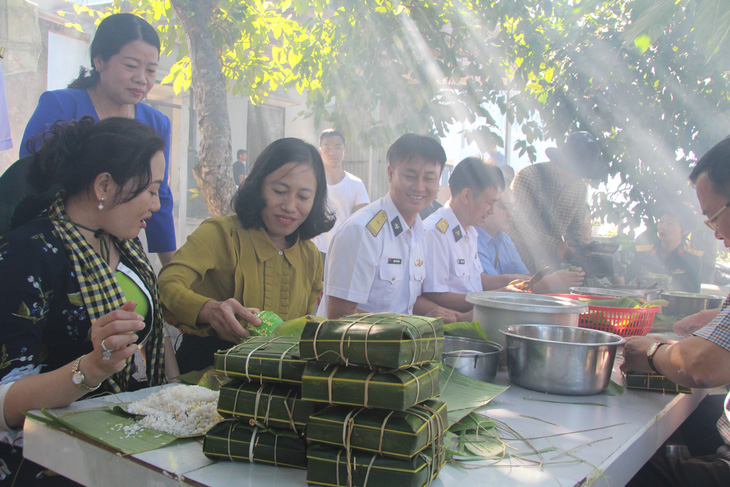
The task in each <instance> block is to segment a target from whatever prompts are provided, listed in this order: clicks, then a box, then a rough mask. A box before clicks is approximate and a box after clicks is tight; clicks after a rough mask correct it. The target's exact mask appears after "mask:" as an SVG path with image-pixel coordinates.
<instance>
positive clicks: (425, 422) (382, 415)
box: [307, 401, 448, 460]
mask: <svg viewBox="0 0 730 487" xmlns="http://www.w3.org/2000/svg"><path fill="white" fill-rule="evenodd" d="M447 426H448V425H447V418H446V404H445V403H443V402H440V401H426V402H424V403H422V404H418V405H416V406H413V407H411V408H408V409H406V410H405V411H388V410H386V409H367V408H351V407H348V406H331V407H329V408H327V409H324V410H322V411H319V412H317V413H315V414H313V415H312V416H311V417H310V418H309V424H308V426H307V439H308V440H309V441H316V442H319V443H327V444H330V445H334V446H337V447H340V448H348V447H349V448H351V449H353V450H364V451H367V452H371V453H377V454H378V455H379V456H384V457H392V458H399V459H401V460H408V459H411V458H413V457H414V456H415V455H417V454H418V453H420V452H422V451H423V450H424V449H426V447H427V446H428V445H430V444H431V443H434V442H436V443H438V442H442V441H443V435H444V433H445V432H446V427H447Z"/></svg>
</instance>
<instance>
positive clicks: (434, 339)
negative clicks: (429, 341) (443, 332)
mask: <svg viewBox="0 0 730 487" xmlns="http://www.w3.org/2000/svg"><path fill="white" fill-rule="evenodd" d="M426 323H428V326H430V327H431V331H432V332H433V349H432V350H433V353H432V354H431V360H432V361H433V360H436V361H439V360H440V359H439V358H438V357H437V356H436V349H437V348H438V341H439V339H438V336H437V335H438V333H436V327H435V326H433V320H426Z"/></svg>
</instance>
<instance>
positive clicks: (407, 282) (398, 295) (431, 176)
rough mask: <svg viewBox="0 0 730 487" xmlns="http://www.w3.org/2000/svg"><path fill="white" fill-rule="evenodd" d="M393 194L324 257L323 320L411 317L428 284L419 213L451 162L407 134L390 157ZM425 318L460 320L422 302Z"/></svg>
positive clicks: (357, 218) (351, 225) (347, 226)
mask: <svg viewBox="0 0 730 487" xmlns="http://www.w3.org/2000/svg"><path fill="white" fill-rule="evenodd" d="M387 160H388V182H389V183H390V191H389V193H388V194H387V195H386V196H384V197H383V198H381V199H379V200H377V201H375V202H373V203H371V204H370V205H368V206H366V207H365V208H363V209H361V210H360V211H358V212H357V213H355V214H353V215H352V216H351V217H350V218H348V219H347V221H345V222H344V223H343V224H342V226H341V227H340V228H338V229H337V231H336V232H335V234H334V236H333V237H332V242H331V243H330V246H329V250H328V252H327V261H326V262H325V277H324V293H323V297H322V302H321V303H320V307H319V314H320V315H323V316H327V317H328V318H338V317H340V316H346V315H349V314H353V313H357V312H361V311H365V312H386V311H390V312H394V313H402V314H412V313H413V311H414V304H415V303H416V299H417V298H418V297H419V295H420V294H421V286H422V284H423V280H424V278H425V258H426V255H425V249H424V244H423V235H424V231H423V222H422V221H421V217H420V216H418V212H419V211H421V210H422V209H423V208H424V207H425V206H426V205H428V204H429V203H430V202H431V201H432V200H433V199H434V198H435V196H436V190H437V188H438V184H439V178H440V177H441V171H442V170H443V168H444V164H445V163H446V154H445V152H444V149H443V148H442V147H441V145H440V144H439V143H438V142H437V141H436V140H435V139H432V138H430V137H425V136H421V135H416V134H406V135H403V136H402V137H400V138H399V139H398V140H396V141H395V142H394V143H393V145H391V146H390V148H389V149H388V153H387ZM420 309H422V310H423V313H424V314H430V315H431V316H441V317H442V318H443V319H444V321H447V322H448V321H455V320H456V319H458V318H459V317H458V316H457V313H455V312H454V311H452V310H448V309H442V308H440V307H437V306H436V305H435V304H433V303H430V302H428V301H426V300H424V301H423V302H422V303H421V306H420Z"/></svg>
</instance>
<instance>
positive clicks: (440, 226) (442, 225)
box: [436, 218, 449, 233]
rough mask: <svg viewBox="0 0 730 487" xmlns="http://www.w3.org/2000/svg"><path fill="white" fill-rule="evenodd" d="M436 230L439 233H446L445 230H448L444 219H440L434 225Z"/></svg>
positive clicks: (447, 223)
mask: <svg viewBox="0 0 730 487" xmlns="http://www.w3.org/2000/svg"><path fill="white" fill-rule="evenodd" d="M436 228H438V230H439V232H441V233H446V230H448V229H449V222H448V221H446V218H442V219H440V220H439V221H438V223H437V224H436Z"/></svg>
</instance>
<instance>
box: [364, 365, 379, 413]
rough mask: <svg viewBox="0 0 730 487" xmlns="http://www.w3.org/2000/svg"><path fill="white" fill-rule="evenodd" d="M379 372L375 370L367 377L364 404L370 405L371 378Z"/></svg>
mask: <svg viewBox="0 0 730 487" xmlns="http://www.w3.org/2000/svg"><path fill="white" fill-rule="evenodd" d="M376 373H377V370H373V371H372V372H370V373H369V374H368V376H367V377H366V378H365V397H364V398H363V406H365V407H368V392H369V391H368V389H370V379H372V378H373V376H374V375H375V374H376Z"/></svg>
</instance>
